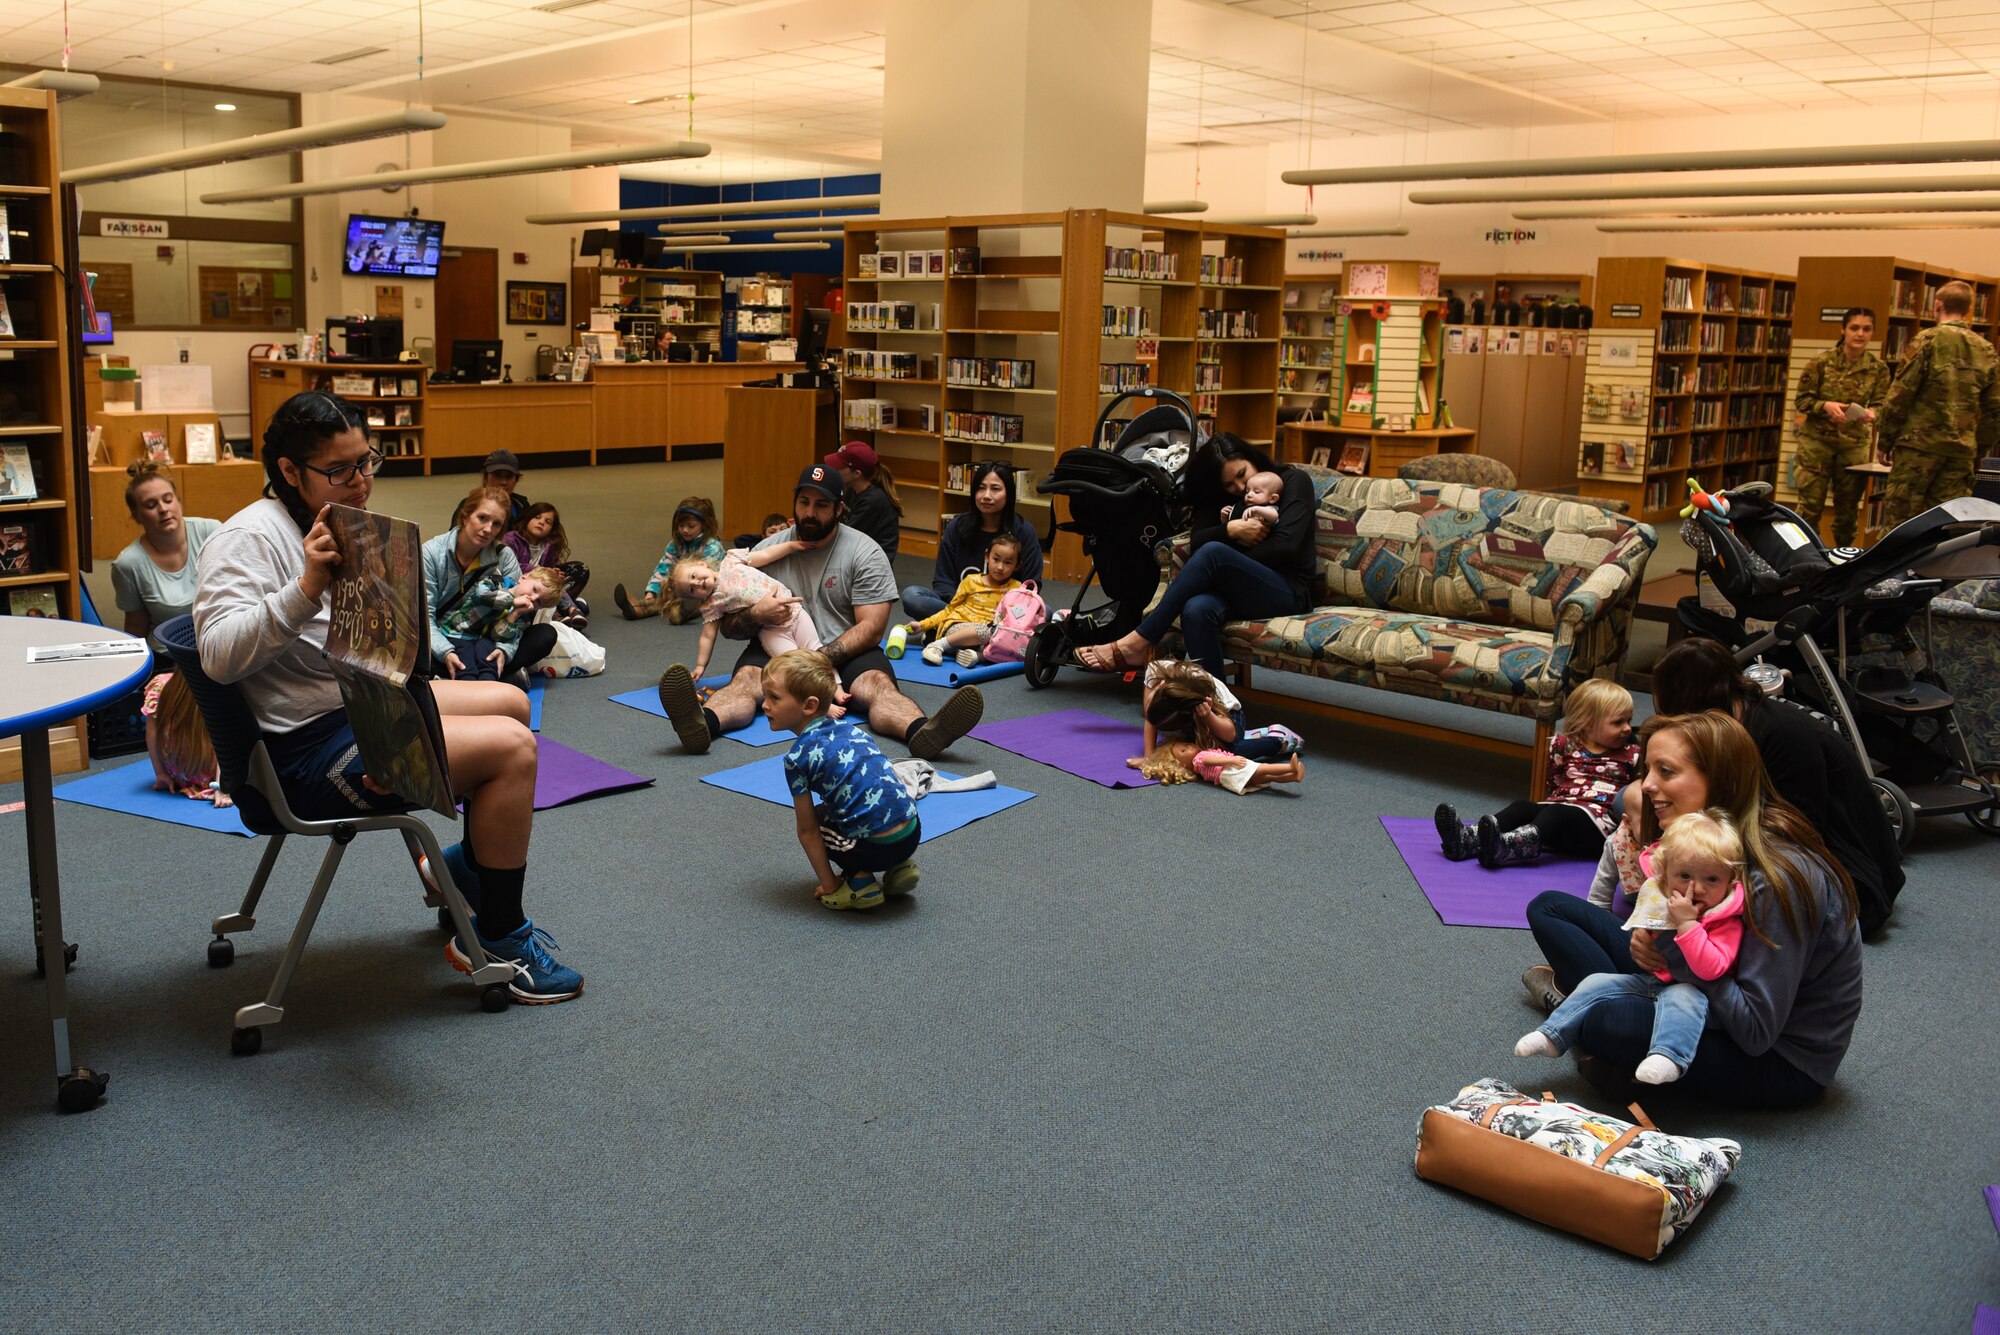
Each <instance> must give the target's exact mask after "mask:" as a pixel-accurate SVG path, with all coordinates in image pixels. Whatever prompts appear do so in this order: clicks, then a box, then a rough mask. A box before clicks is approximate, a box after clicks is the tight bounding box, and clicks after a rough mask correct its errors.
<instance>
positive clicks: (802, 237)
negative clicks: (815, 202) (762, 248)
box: [771, 232, 847, 241]
mask: <svg viewBox="0 0 2000 1335" xmlns="http://www.w3.org/2000/svg"><path fill="white" fill-rule="evenodd" d="M846 237H847V233H845V232H773V233H771V239H772V240H774V241H841V240H845V239H846Z"/></svg>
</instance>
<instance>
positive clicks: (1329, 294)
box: [1285, 278, 1340, 319]
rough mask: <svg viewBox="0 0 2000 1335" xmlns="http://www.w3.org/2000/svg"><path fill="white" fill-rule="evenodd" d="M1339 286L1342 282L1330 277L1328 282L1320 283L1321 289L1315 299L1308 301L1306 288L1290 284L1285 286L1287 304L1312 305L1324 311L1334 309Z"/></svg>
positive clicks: (1315, 294) (1314, 296)
mask: <svg viewBox="0 0 2000 1335" xmlns="http://www.w3.org/2000/svg"><path fill="white" fill-rule="evenodd" d="M1339 286H1340V284H1339V283H1338V282H1336V281H1335V280H1333V279H1332V278H1328V279H1327V280H1326V282H1324V283H1322V284H1320V289H1319V291H1318V292H1316V293H1314V294H1313V299H1312V300H1311V301H1310V302H1308V301H1307V300H1306V290H1305V288H1304V287H1303V286H1301V285H1299V284H1296V283H1294V284H1291V285H1290V286H1287V287H1286V288H1285V305H1287V306H1307V305H1310V306H1314V307H1316V308H1318V309H1319V310H1323V311H1327V310H1332V309H1333V303H1334V299H1335V297H1336V296H1337V295H1338V292H1337V289H1338V288H1339ZM1286 318H1287V319H1290V318H1291V317H1290V316H1287V317H1286Z"/></svg>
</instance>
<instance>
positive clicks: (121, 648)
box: [28, 640, 146, 663]
mask: <svg viewBox="0 0 2000 1335" xmlns="http://www.w3.org/2000/svg"><path fill="white" fill-rule="evenodd" d="M145 652H146V642H145V641H144V640H90V641H87V642H85V643H83V644H38V645H36V646H35V647H34V648H32V649H30V650H28V661H29V662H30V663H67V662H70V661H71V660H73V659H78V658H122V657H124V656H125V655H127V654H143V653H145Z"/></svg>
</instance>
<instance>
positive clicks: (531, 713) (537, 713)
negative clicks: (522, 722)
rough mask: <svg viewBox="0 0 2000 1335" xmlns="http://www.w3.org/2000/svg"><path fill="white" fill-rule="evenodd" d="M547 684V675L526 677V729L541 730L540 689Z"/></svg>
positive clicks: (531, 730)
mask: <svg viewBox="0 0 2000 1335" xmlns="http://www.w3.org/2000/svg"><path fill="white" fill-rule="evenodd" d="M548 684H549V679H548V678H547V677H530V678H528V731H530V732H540V731H541V730H542V690H543V688H544V687H546V686H547V685H548Z"/></svg>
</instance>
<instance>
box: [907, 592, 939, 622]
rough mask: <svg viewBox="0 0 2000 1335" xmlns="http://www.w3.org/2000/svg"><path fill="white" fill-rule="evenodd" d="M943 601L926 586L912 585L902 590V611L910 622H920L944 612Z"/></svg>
mask: <svg viewBox="0 0 2000 1335" xmlns="http://www.w3.org/2000/svg"><path fill="white" fill-rule="evenodd" d="M944 601H945V600H944V599H942V598H940V597H938V596H937V594H936V593H935V592H934V591H932V589H931V586H930V585H928V584H912V585H911V586H910V587H909V588H907V589H904V590H903V611H904V612H906V613H908V614H909V618H910V620H912V621H922V620H924V619H925V618H926V617H934V616H936V615H937V614H938V613H939V612H942V611H944Z"/></svg>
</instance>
